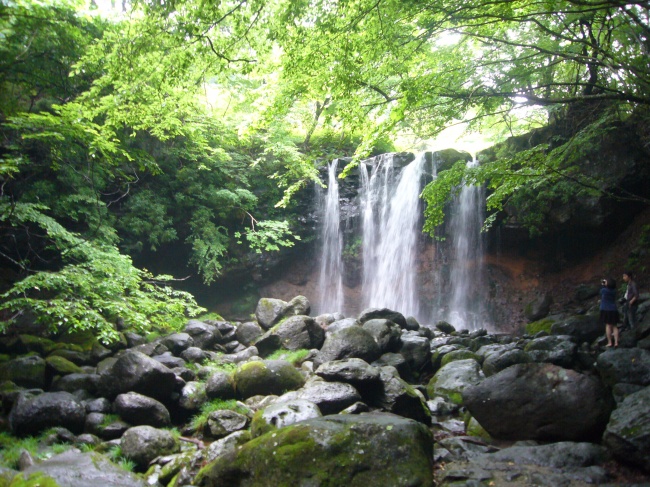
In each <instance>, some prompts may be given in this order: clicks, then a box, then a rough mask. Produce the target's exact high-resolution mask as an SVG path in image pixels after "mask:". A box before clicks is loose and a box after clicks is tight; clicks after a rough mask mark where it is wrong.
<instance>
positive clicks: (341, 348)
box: [314, 326, 381, 367]
mask: <svg viewBox="0 0 650 487" xmlns="http://www.w3.org/2000/svg"><path fill="white" fill-rule="evenodd" d="M380 356H381V350H380V349H379V345H377V342H376V341H375V339H374V338H373V337H372V335H371V334H370V333H368V332H367V331H366V330H364V329H363V328H362V327H360V326H351V327H349V328H343V329H341V330H339V331H337V332H336V333H332V334H331V335H330V334H328V335H327V338H325V343H324V344H323V347H322V348H321V349H320V351H319V352H318V353H317V354H316V357H314V365H315V366H316V367H318V366H319V365H321V364H323V363H325V362H329V361H331V360H341V359H345V358H360V359H362V360H364V361H366V362H368V363H370V362H373V361H374V360H377V359H378V358H379V357H380Z"/></svg>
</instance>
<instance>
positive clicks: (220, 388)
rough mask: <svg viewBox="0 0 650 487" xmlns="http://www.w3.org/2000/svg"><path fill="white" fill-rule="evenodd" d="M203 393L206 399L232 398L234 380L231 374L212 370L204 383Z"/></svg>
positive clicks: (233, 396) (233, 394)
mask: <svg viewBox="0 0 650 487" xmlns="http://www.w3.org/2000/svg"><path fill="white" fill-rule="evenodd" d="M205 395H206V396H207V398H208V399H234V398H235V381H234V379H233V377H232V375H230V374H227V373H225V372H222V371H217V372H214V373H213V374H212V375H210V377H209V378H208V380H207V381H206V383H205Z"/></svg>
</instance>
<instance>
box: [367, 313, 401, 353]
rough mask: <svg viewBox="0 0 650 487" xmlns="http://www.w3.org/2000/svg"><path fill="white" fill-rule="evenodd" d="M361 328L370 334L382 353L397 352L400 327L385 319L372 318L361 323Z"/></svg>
mask: <svg viewBox="0 0 650 487" xmlns="http://www.w3.org/2000/svg"><path fill="white" fill-rule="evenodd" d="M363 329H364V330H366V331H367V332H368V333H370V334H371V335H372V337H373V338H374V339H375V341H376V342H377V345H379V349H380V350H381V352H382V353H389V352H397V350H398V349H399V346H400V338H401V336H402V332H401V328H400V327H399V325H397V324H396V323H393V322H392V321H390V320H386V319H379V318H376V319H372V320H368V321H366V322H365V323H364V324H363Z"/></svg>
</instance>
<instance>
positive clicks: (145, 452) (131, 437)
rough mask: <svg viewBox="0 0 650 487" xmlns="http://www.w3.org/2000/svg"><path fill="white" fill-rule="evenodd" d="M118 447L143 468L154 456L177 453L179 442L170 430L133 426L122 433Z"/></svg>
mask: <svg viewBox="0 0 650 487" xmlns="http://www.w3.org/2000/svg"><path fill="white" fill-rule="evenodd" d="M120 448H121V450H122V454H123V455H124V456H125V457H127V458H129V459H131V460H133V461H134V462H135V463H136V465H137V467H138V468H139V469H141V470H144V469H146V468H147V467H148V466H149V462H151V461H152V460H153V459H154V458H157V457H159V456H162V455H170V454H173V453H178V452H179V451H180V443H179V440H178V439H177V438H176V437H175V436H174V435H173V434H172V432H171V431H168V430H162V429H156V428H154V427H152V426H134V427H133V428H129V429H128V430H126V431H125V432H124V434H123V435H122V441H121V442H120Z"/></svg>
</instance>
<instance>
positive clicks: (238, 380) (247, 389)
mask: <svg viewBox="0 0 650 487" xmlns="http://www.w3.org/2000/svg"><path fill="white" fill-rule="evenodd" d="M233 379H234V381H235V390H236V392H237V396H238V397H240V398H242V399H247V398H249V397H252V396H257V395H265V396H268V395H270V394H275V395H278V394H282V393H284V392H286V391H292V390H295V389H298V388H299V387H302V385H303V384H304V383H305V379H304V378H303V376H302V375H301V374H300V372H298V371H297V370H296V368H295V367H294V366H293V365H291V364H290V363H289V362H287V361H285V360H264V361H251V362H246V363H245V364H242V365H241V366H240V367H239V368H238V369H237V370H236V371H235V374H234V375H233Z"/></svg>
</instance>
